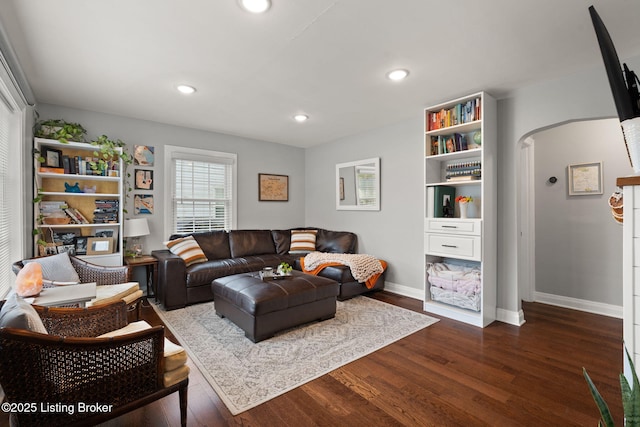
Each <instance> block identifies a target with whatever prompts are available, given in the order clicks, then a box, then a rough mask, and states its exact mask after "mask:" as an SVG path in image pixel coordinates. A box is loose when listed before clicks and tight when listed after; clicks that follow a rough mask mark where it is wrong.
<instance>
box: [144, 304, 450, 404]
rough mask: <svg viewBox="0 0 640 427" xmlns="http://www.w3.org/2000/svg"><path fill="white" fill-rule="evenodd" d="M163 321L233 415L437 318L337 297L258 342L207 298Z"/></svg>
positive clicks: (163, 315) (166, 314) (165, 313)
mask: <svg viewBox="0 0 640 427" xmlns="http://www.w3.org/2000/svg"><path fill="white" fill-rule="evenodd" d="M154 308H155V309H156V311H157V312H158V314H159V315H160V317H161V318H162V320H163V321H164V323H165V325H166V326H167V327H168V328H169V329H170V330H171V331H172V332H173V334H174V335H175V336H176V337H177V339H178V340H179V341H180V343H181V344H182V346H183V347H184V348H185V349H186V350H187V352H188V353H189V356H190V357H191V358H192V360H193V362H194V363H195V364H196V365H197V366H198V368H199V369H200V371H202V374H203V375H204V377H205V378H206V379H207V381H208V382H209V383H210V384H211V387H213V389H214V390H215V391H216V393H217V394H218V396H220V399H222V401H223V402H224V403H225V405H227V408H229V411H231V413H232V414H233V415H237V414H239V413H241V412H244V411H246V410H248V409H251V408H253V407H255V406H258V405H259V404H261V403H264V402H266V401H268V400H270V399H273V398H274V397H277V396H279V395H281V394H284V393H286V392H287V391H289V390H292V389H294V388H296V387H298V386H300V385H302V384H304V383H307V382H309V381H311V380H313V379H315V378H318V377H320V376H322V375H324V374H326V373H328V372H331V371H333V370H334V369H337V368H339V367H340V366H343V365H346V364H347V363H349V362H352V361H354V360H356V359H359V358H361V357H363V356H366V355H367V354H370V353H372V352H374V351H376V350H378V349H380V348H382V347H384V346H387V345H389V344H391V343H392V342H394V341H397V340H399V339H401V338H404V337H406V336H407V335H410V334H412V333H414V332H416V331H419V330H420V329H423V328H426V327H427V326H429V325H432V324H434V323H435V322H437V321H438V319H434V318H432V317H429V316H426V315H424V314H420V313H416V312H413V311H410V310H406V309H404V308H400V307H396V306H393V305H391V304H387V303H384V302H380V301H377V300H373V299H371V298H366V297H356V298H353V299H351V300H347V301H344V302H341V301H338V309H337V311H336V317H335V318H333V319H330V320H325V321H324V322H315V323H309V324H307V325H303V326H301V327H298V328H294V329H290V330H288V331H284V332H282V333H280V334H278V335H276V336H275V337H273V338H270V339H268V340H265V341H261V342H259V343H257V344H254V343H253V342H251V341H250V340H249V339H248V338H246V337H245V336H244V331H243V330H242V329H240V328H239V327H237V326H236V325H235V324H233V323H232V322H231V321H229V320H228V319H221V318H219V317H218V316H217V315H216V314H215V309H214V303H213V302H210V303H204V304H197V305H193V306H189V307H186V308H183V309H179V310H172V311H163V310H162V309H159V308H158V307H154Z"/></svg>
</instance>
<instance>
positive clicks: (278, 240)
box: [271, 230, 291, 255]
mask: <svg viewBox="0 0 640 427" xmlns="http://www.w3.org/2000/svg"><path fill="white" fill-rule="evenodd" d="M271 237H272V238H273V243H274V244H275V245H276V253H277V254H278V255H285V254H288V253H289V247H290V246H291V230H271Z"/></svg>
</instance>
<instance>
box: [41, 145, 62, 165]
mask: <svg viewBox="0 0 640 427" xmlns="http://www.w3.org/2000/svg"><path fill="white" fill-rule="evenodd" d="M42 157H44V163H43V164H44V165H45V166H46V167H49V168H61V167H62V151H60V150H54V149H53V148H46V147H45V148H43V149H42Z"/></svg>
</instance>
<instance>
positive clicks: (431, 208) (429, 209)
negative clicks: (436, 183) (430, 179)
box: [427, 186, 435, 218]
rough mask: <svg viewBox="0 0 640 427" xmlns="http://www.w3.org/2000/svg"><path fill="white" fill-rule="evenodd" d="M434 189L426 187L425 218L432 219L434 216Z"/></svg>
mask: <svg viewBox="0 0 640 427" xmlns="http://www.w3.org/2000/svg"><path fill="white" fill-rule="evenodd" d="M433 196H434V188H433V187H431V186H429V187H427V218H433V215H434V209H435V205H434V198H433Z"/></svg>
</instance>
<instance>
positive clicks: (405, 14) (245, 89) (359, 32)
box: [0, 0, 640, 147]
mask: <svg viewBox="0 0 640 427" xmlns="http://www.w3.org/2000/svg"><path fill="white" fill-rule="evenodd" d="M272 2H273V5H272V8H271V10H270V11H269V12H268V13H267V14H264V15H252V14H249V13H247V12H244V11H243V10H242V9H240V7H239V6H238V4H237V1H236V0H189V1H184V0H182V1H179V0H133V1H132V0H108V1H107V0H103V1H98V0H93V1H87V0H55V1H52V0H0V19H1V21H2V24H3V26H4V28H5V31H6V33H7V34H8V35H9V39H10V41H11V44H12V45H13V48H14V50H15V52H16V54H17V57H18V58H19V61H20V63H21V65H22V68H23V70H24V72H25V74H26V76H27V79H28V81H29V83H30V85H31V88H32V90H33V92H34V94H35V96H36V99H37V101H38V102H39V103H49V104H56V105H61V106H66V107H72V108H78V109H83V110H90V111H98V112H104V113H110V114H116V115H121V116H127V117H133V118H138V119H145V120H152V121H156V122H162V123H168V124H173V125H179V126H185V127H190V128H196V129H203V130H209V131H216V132H222V133H228V134H233V135H239V136H244V137H249V138H255V139H260V140H265V141H272V142H276V143H282V144H289V145H293V146H300V147H309V146H313V145H316V144H321V143H324V142H329V141H333V140H335V139H338V138H341V137H344V136H347V135H350V134H355V133H358V132H362V131H366V130H369V129H373V128H376V127H380V126H384V125H387V124H392V123H397V122H400V121H403V120H407V119H411V118H417V117H420V116H421V110H422V109H423V108H424V107H426V106H428V105H430V104H435V103H438V102H441V101H444V100H446V99H450V98H455V97H458V96H462V95H467V94H469V93H473V92H476V91H480V90H486V91H487V92H489V93H491V94H493V95H494V96H498V97H501V96H504V95H505V94H506V93H508V91H509V90H511V89H514V88H517V87H520V86H523V85H529V84H532V83H533V82H536V81H540V80H547V79H554V78H557V77H559V76H563V75H567V74H571V73H573V72H576V71H578V70H579V69H582V68H585V67H596V66H600V67H602V70H603V84H608V83H607V82H606V80H604V79H605V74H604V66H603V65H602V59H601V56H600V52H599V50H598V45H597V41H596V37H595V33H594V31H593V26H592V24H591V19H590V16H589V13H588V7H589V6H590V5H591V4H593V5H595V7H596V9H597V11H598V13H599V14H600V16H601V17H602V19H603V21H604V23H605V25H606V26H607V27H608V29H609V32H610V33H611V36H612V38H613V40H614V43H615V45H616V48H617V50H618V54H619V56H620V59H621V60H622V61H624V59H625V58H628V57H632V56H636V55H638V54H640V25H639V22H640V1H637V0H590V1H583V0H535V1H524V0H482V1H478V0H448V1H442V0H437V1H434V0H393V1H391V0H272ZM398 67H401V68H406V69H408V70H410V73H411V74H410V76H409V78H408V79H406V80H405V81H403V82H395V83H394V82H391V81H389V80H387V79H386V78H385V73H386V72H387V71H389V70H391V69H394V68H398ZM636 71H640V70H636ZM180 83H186V84H190V85H193V86H195V87H196V88H197V90H198V91H197V92H196V93H195V94H194V95H191V96H185V95H182V94H180V93H178V92H177V91H176V90H175V86H176V85H177V84H180ZM299 112H305V113H307V114H309V116H310V120H309V121H308V122H306V123H304V124H299V123H296V122H294V121H293V120H292V116H293V115H294V114H296V113H299ZM55 118H58V117H55ZM60 118H63V117H60ZM63 119H64V118H63Z"/></svg>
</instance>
